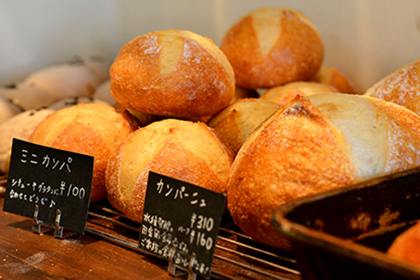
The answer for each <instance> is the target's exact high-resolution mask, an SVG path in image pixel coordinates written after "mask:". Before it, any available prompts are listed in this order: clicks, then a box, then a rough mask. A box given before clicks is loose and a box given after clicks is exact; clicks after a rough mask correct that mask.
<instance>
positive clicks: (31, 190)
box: [3, 139, 93, 233]
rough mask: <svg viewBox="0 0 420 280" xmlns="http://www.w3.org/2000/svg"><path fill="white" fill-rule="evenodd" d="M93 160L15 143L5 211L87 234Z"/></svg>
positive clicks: (30, 144) (60, 151) (33, 145)
mask: <svg viewBox="0 0 420 280" xmlns="http://www.w3.org/2000/svg"><path fill="white" fill-rule="evenodd" d="M92 174H93V157H91V156H87V155H82V154H77V153H72V152H68V151H63V150H58V149H53V148H49V147H45V146H41V145H36V144H33V143H29V142H26V141H22V140H18V139H13V146H12V155H11V160H10V167H9V173H8V179H7V185H6V193H5V197H4V206H3V211H6V212H11V213H14V214H18V215H21V216H25V217H30V218H33V217H34V211H35V209H37V211H38V214H37V218H38V219H39V220H40V221H42V223H43V225H45V226H49V227H54V226H55V225H56V218H57V213H58V212H59V213H60V215H61V216H60V226H61V227H63V228H65V229H68V230H71V231H74V232H76V233H84V231H85V227H86V221H87V215H88V209H89V203H90V193H91V188H92Z"/></svg>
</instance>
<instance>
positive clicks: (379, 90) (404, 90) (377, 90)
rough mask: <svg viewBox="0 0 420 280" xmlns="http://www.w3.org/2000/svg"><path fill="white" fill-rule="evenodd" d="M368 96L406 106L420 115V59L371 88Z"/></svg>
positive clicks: (367, 93)
mask: <svg viewBox="0 0 420 280" xmlns="http://www.w3.org/2000/svg"><path fill="white" fill-rule="evenodd" d="M366 95H368V96H372V97H376V98H380V99H383V100H386V101H389V102H393V103H396V104H398V105H401V106H404V107H406V108H408V109H410V110H412V111H414V112H415V113H417V114H420V59H419V60H417V61H415V62H412V63H410V64H407V65H405V66H403V67H401V68H400V69H398V70H396V71H394V72H392V73H391V74H389V75H388V76H386V77H384V78H383V79H381V80H380V81H378V82H377V83H376V84H374V85H373V86H371V87H370V88H369V89H368V90H367V91H366Z"/></svg>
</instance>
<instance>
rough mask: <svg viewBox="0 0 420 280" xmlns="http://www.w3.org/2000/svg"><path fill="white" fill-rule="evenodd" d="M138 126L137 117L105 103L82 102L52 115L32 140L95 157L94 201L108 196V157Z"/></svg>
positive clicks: (92, 199)
mask: <svg viewBox="0 0 420 280" xmlns="http://www.w3.org/2000/svg"><path fill="white" fill-rule="evenodd" d="M137 128H138V125H137V122H136V121H135V119H134V117H132V116H131V115H130V114H128V113H126V111H124V112H122V113H117V112H116V111H115V110H114V108H113V107H111V106H109V105H105V104H94V103H92V104H84V103H82V104H79V105H76V106H73V107H68V108H65V109H61V110H58V111H56V112H55V113H52V114H50V115H48V116H47V117H46V118H45V119H44V120H43V121H42V122H41V123H40V124H39V125H38V126H37V127H36V129H35V130H34V132H33V133H32V134H31V136H30V137H29V141H30V142H32V143H35V144H39V145H44V146H49V147H52V148H56V149H62V150H67V151H71V152H75V153H80V154H86V155H90V156H93V157H94V158H95V159H94V168H93V179H92V191H91V201H98V200H103V199H106V189H105V170H106V165H107V162H108V158H109V157H110V156H111V154H112V153H113V152H114V151H115V150H116V149H117V147H118V146H119V145H120V144H121V142H122V141H124V140H125V139H126V138H127V137H128V136H129V135H130V134H131V133H133V132H134V131H135V130H136V129H137Z"/></svg>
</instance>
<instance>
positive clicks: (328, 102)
mask: <svg viewBox="0 0 420 280" xmlns="http://www.w3.org/2000/svg"><path fill="white" fill-rule="evenodd" d="M419 165H420V117H419V116H418V115H416V114H414V113H413V112H411V111H409V110H407V109H405V108H404V107H401V106H398V105H396V104H393V103H390V102H385V101H383V100H379V99H375V98H370V97H367V96H360V95H350V94H338V93H330V94H317V95H312V96H309V97H306V98H304V97H301V96H297V97H296V99H295V100H294V101H292V102H291V103H289V104H288V105H287V106H285V107H283V108H282V109H280V110H278V111H277V112H276V113H275V114H274V115H273V116H272V117H270V118H269V119H268V120H267V121H265V122H264V123H263V125H261V126H260V127H259V128H258V129H257V130H256V131H255V132H254V133H253V134H251V136H250V137H249V138H248V139H247V141H246V142H245V143H244V145H243V146H242V148H241V149H240V150H239V153H238V154H237V156H236V158H235V161H234V163H233V165H232V168H231V174H230V178H229V184H228V192H227V193H228V196H227V200H228V209H229V211H230V212H231V214H232V217H233V219H234V221H235V222H236V223H237V225H238V226H239V227H240V228H241V229H242V230H243V231H244V232H245V233H247V234H248V235H250V236H251V237H252V238H253V239H255V240H256V241H258V242H262V243H266V244H269V245H271V246H273V247H279V248H287V247H288V245H289V244H288V242H287V240H284V238H282V237H281V236H280V235H279V234H278V233H277V232H276V231H275V230H274V229H273V227H272V226H271V223H270V220H271V215H272V211H273V210H274V209H275V208H277V207H278V206H280V205H282V204H283V203H286V202H288V201H291V200H293V199H296V198H300V197H303V196H308V195H311V194H315V193H319V192H323V191H327V190H330V189H333V188H338V187H340V186H344V185H347V184H351V183H354V182H357V181H360V180H363V179H367V178H371V177H375V176H379V175H383V174H386V173H392V172H397V171H401V170H404V169H408V168H412V167H416V166H419Z"/></svg>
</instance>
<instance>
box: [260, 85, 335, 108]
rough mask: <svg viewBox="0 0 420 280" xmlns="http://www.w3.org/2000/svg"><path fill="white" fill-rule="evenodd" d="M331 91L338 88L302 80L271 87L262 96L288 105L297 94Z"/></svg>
mask: <svg viewBox="0 0 420 280" xmlns="http://www.w3.org/2000/svg"><path fill="white" fill-rule="evenodd" d="M330 92H338V90H337V89H336V88H334V87H333V86H331V85H327V84H322V83H318V82H304V81H300V82H291V83H287V84H284V85H281V86H276V87H273V88H270V89H268V90H267V91H266V92H264V93H263V94H262V95H261V96H260V98H261V99H264V100H269V101H271V102H276V103H278V104H280V105H286V104H287V103H289V102H290V101H292V100H293V99H294V98H295V97H296V95H301V96H310V95H314V94H320V93H330Z"/></svg>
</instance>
